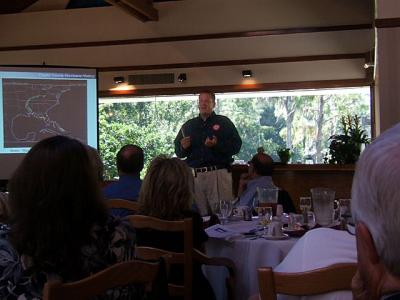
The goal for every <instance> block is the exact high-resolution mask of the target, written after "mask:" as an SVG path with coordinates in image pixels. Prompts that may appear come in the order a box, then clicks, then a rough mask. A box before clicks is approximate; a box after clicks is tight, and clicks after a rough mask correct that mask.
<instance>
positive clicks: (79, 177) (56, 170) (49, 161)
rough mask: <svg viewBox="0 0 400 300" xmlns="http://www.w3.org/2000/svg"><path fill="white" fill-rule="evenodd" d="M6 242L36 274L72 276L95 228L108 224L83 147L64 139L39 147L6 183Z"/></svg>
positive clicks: (33, 148) (52, 140) (31, 151)
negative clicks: (25, 258) (25, 257)
mask: <svg viewBox="0 0 400 300" xmlns="http://www.w3.org/2000/svg"><path fill="white" fill-rule="evenodd" d="M9 204H10V207H11V216H10V225H11V232H10V239H11V243H12V244H13V245H14V247H15V248H16V249H17V251H18V253H20V254H25V255H28V256H30V257H31V258H32V261H33V264H34V266H35V268H38V269H39V270H43V271H52V272H57V273H58V274H64V275H65V276H73V274H76V272H79V267H80V266H81V262H80V249H81V247H82V245H84V244H86V243H88V241H89V239H90V232H91V229H92V228H93V225H94V224H99V225H101V224H103V223H105V222H106V220H107V210H106V208H105V205H104V203H103V201H102V200H101V196H100V190H99V185H98V182H97V178H95V175H94V172H93V168H92V164H91V162H90V160H89V156H88V152H87V149H86V147H85V146H84V145H83V144H81V143H80V142H79V141H77V140H75V139H72V138H68V137H65V136H54V137H50V138H47V139H44V140H42V141H40V142H38V143H37V144H36V145H35V146H34V147H32V148H31V150H30V151H29V152H28V153H27V154H26V156H25V158H24V159H23V161H22V162H21V164H20V165H19V167H18V168H17V170H16V171H15V172H14V174H13V176H12V178H11V179H10V182H9Z"/></svg>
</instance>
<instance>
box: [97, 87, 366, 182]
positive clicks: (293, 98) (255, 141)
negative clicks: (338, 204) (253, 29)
mask: <svg viewBox="0 0 400 300" xmlns="http://www.w3.org/2000/svg"><path fill="white" fill-rule="evenodd" d="M197 98H198V97H197V95H181V96H156V97H129V98H102V99H100V105H99V124H100V154H101V156H102V159H103V161H104V165H105V178H112V177H115V176H116V175H117V172H116V169H115V154H116V153H117V151H118V150H119V149H120V147H121V146H123V145H124V144H127V143H133V144H138V145H140V146H141V147H142V148H143V149H144V150H145V155H146V165H147V164H148V163H149V161H150V160H151V159H152V158H153V157H155V156H157V155H159V154H167V155H173V154H174V143H173V141H174V139H175V136H176V134H177V133H178V131H179V129H180V127H181V125H182V124H183V123H184V122H185V121H186V120H188V119H190V118H193V117H195V116H197V114H198V109H197ZM215 111H216V113H217V114H222V115H225V116H227V117H229V118H230V119H231V120H232V122H233V123H234V124H235V125H236V127H237V129H238V131H239V134H240V136H241V138H242V140H243V145H242V149H241V151H240V153H239V154H238V155H236V157H235V159H236V160H239V161H240V160H241V161H248V160H249V159H250V158H251V156H252V155H254V153H255V152H256V149H257V148H258V147H260V146H262V147H264V149H265V151H266V153H269V154H270V155H271V156H272V157H273V158H274V160H276V161H279V158H278V156H277V155H276V151H277V150H278V149H279V148H290V149H291V152H292V158H291V162H292V163H323V162H324V157H325V156H326V153H327V151H328V147H329V137H330V136H331V135H333V134H338V133H340V118H341V117H342V116H346V115H358V116H359V117H360V118H361V122H362V127H363V129H364V130H365V131H366V133H367V134H368V135H369V136H370V132H371V113H370V111H371V109H370V89H369V87H363V88H346V89H330V90H327V89H321V90H296V91H284V92H252V93H247V92H241V93H224V94H217V106H216V109H215Z"/></svg>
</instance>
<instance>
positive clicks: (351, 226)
mask: <svg viewBox="0 0 400 300" xmlns="http://www.w3.org/2000/svg"><path fill="white" fill-rule="evenodd" d="M346 231H347V232H348V233H349V234H351V235H356V226H355V225H354V224H351V223H347V224H346Z"/></svg>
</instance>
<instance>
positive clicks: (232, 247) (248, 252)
mask: <svg viewBox="0 0 400 300" xmlns="http://www.w3.org/2000/svg"><path fill="white" fill-rule="evenodd" d="M263 230H264V229H263V227H262V226H261V225H260V224H259V221H258V219H257V218H254V217H253V219H252V220H251V221H244V220H242V219H233V220H230V221H228V222H227V223H226V224H223V225H221V224H216V225H213V226H211V227H208V228H207V229H206V232H207V234H208V236H209V239H208V241H207V242H206V253H207V255H208V256H211V257H227V258H230V259H231V260H232V261H233V262H234V263H235V267H236V282H235V290H234V293H235V299H236V300H247V299H248V298H249V297H250V296H252V295H254V294H258V291H259V289H258V277H257V268H260V267H265V266H269V267H275V266H277V265H278V264H279V263H280V262H281V261H282V260H283V259H284V258H285V256H286V255H287V254H288V252H289V251H290V249H291V248H292V247H293V245H294V244H295V243H296V242H297V241H298V239H299V238H298V237H289V236H286V235H284V236H282V237H268V236H265V235H263V233H265V232H264V231H263ZM203 271H204V273H205V275H206V277H207V278H208V280H209V282H210V284H211V286H212V287H213V289H214V292H215V295H216V299H217V300H225V299H227V291H226V287H225V278H226V277H227V276H228V271H227V270H226V269H224V268H223V267H215V266H203Z"/></svg>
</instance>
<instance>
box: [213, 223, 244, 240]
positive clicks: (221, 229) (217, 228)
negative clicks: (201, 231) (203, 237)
mask: <svg viewBox="0 0 400 300" xmlns="http://www.w3.org/2000/svg"><path fill="white" fill-rule="evenodd" d="M206 232H207V234H208V236H209V237H211V238H217V239H225V240H230V239H232V238H234V237H239V236H241V234H240V232H237V231H234V230H232V229H230V228H228V227H227V226H224V225H221V224H215V225H213V226H210V227H208V228H207V229H206Z"/></svg>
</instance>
